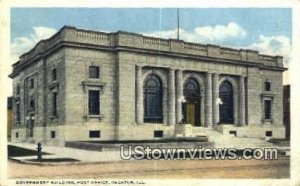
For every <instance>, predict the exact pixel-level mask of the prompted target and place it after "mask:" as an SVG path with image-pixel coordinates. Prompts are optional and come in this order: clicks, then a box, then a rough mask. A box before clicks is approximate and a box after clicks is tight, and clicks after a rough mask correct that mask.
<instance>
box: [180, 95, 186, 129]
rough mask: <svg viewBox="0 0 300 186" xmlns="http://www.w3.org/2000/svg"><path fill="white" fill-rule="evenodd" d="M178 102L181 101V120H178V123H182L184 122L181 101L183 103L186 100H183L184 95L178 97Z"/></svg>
mask: <svg viewBox="0 0 300 186" xmlns="http://www.w3.org/2000/svg"><path fill="white" fill-rule="evenodd" d="M178 100H179V102H180V103H181V108H182V109H181V121H180V124H183V123H184V122H183V121H184V113H183V103H185V102H186V100H185V97H184V96H180V97H179V99H178Z"/></svg>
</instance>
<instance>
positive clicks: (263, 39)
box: [249, 35, 291, 56]
mask: <svg viewBox="0 0 300 186" xmlns="http://www.w3.org/2000/svg"><path fill="white" fill-rule="evenodd" d="M249 48H252V49H255V50H259V51H260V52H261V53H266V54H270V55H283V56H286V55H288V54H289V53H290V50H291V42H290V39H289V38H288V37H286V36H283V35H279V36H265V35H260V36H259V40H258V42H256V43H253V44H251V45H250V46H249Z"/></svg>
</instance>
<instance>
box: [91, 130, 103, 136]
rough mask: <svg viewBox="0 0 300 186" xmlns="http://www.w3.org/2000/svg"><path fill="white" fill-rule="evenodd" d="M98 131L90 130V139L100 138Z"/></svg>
mask: <svg viewBox="0 0 300 186" xmlns="http://www.w3.org/2000/svg"><path fill="white" fill-rule="evenodd" d="M100 133H101V131H100V130H90V134H89V136H90V138H100Z"/></svg>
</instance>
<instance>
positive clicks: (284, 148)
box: [191, 128, 290, 156]
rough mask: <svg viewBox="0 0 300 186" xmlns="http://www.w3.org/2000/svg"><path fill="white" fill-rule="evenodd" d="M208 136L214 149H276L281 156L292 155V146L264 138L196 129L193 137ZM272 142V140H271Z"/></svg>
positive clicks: (210, 129) (209, 129) (208, 129)
mask: <svg viewBox="0 0 300 186" xmlns="http://www.w3.org/2000/svg"><path fill="white" fill-rule="evenodd" d="M197 136H207V137H208V141H210V142H213V143H214V148H235V149H245V148H252V149H254V148H262V149H264V148H276V149H278V152H279V155H285V156H289V155H290V146H289V144H287V143H281V144H276V143H271V142H269V141H268V140H266V139H264V138H251V137H236V136H234V135H229V134H222V133H220V132H218V131H217V130H214V129H212V128H198V129H197V128H196V129H194V130H193V135H192V136H191V137H197ZM271 141H272V140H271Z"/></svg>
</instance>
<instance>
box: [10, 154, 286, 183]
mask: <svg viewBox="0 0 300 186" xmlns="http://www.w3.org/2000/svg"><path fill="white" fill-rule="evenodd" d="M289 165H290V160H289V158H287V157H281V158H280V159H279V160H158V161H155V160H143V161H137V160H135V161H123V162H107V163H94V164H93V163H89V164H72V165H42V166H41V165H29V164H20V163H17V162H14V161H9V178H14V179H16V178H60V179H61V178H98V179H108V178H112V179H116V178H123V179H124V178H126V179H155V178H160V179H162V178H165V179H184V178H289V175H290V171H289V169H290V167H289Z"/></svg>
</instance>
